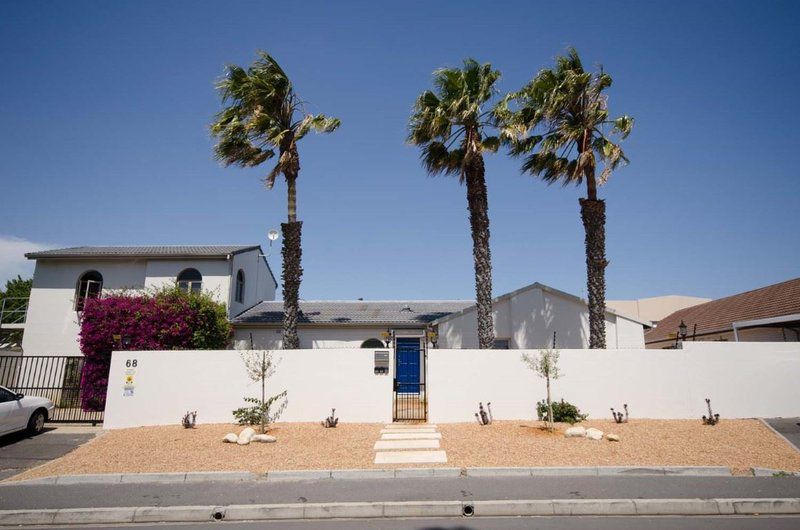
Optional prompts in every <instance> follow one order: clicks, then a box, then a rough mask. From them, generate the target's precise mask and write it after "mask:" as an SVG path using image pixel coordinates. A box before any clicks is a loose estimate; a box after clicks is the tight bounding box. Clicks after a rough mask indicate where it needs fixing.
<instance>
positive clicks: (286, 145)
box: [211, 52, 339, 349]
mask: <svg viewBox="0 0 800 530" xmlns="http://www.w3.org/2000/svg"><path fill="white" fill-rule="evenodd" d="M226 70H227V72H226V74H227V75H226V76H225V77H224V78H222V79H221V80H220V81H219V82H218V83H217V89H218V90H219V94H220V97H221V98H222V105H223V109H222V110H221V111H220V112H219V113H218V114H217V115H216V116H215V120H214V123H212V124H211V134H212V135H213V136H214V137H216V139H217V144H216V146H215V147H214V156H215V157H216V158H217V159H218V160H220V161H222V162H223V163H224V164H225V165H226V166H230V165H237V166H241V167H255V166H258V165H260V164H262V163H264V162H266V161H267V160H269V159H271V158H273V157H274V156H275V154H276V151H277V154H278V161H277V163H276V164H275V166H274V167H273V168H272V169H271V170H270V172H269V173H267V176H266V177H265V179H264V181H265V184H266V186H267V188H268V189H272V186H273V185H274V184H275V179H276V178H277V177H278V176H279V175H283V176H284V178H285V179H286V187H287V190H288V198H287V204H288V220H287V222H286V223H281V229H282V231H283V248H282V250H281V253H282V255H283V347H284V349H296V348H299V347H300V341H299V338H298V336H297V316H298V313H299V307H298V296H299V291H300V279H301V276H302V274H303V269H302V267H301V257H302V249H301V246H300V232H301V229H302V226H303V223H302V221H298V220H297V177H298V174H299V173H300V155H299V154H298V152H297V142H299V141H300V140H302V139H303V137H304V136H306V135H307V134H308V133H309V132H311V131H316V132H319V133H329V132H333V131H334V130H335V129H336V128H337V127H339V120H338V119H336V118H329V117H327V116H324V115H322V114H316V115H315V114H310V113H308V112H306V110H305V106H304V101H303V100H301V99H300V97H299V96H298V95H297V93H296V92H295V91H294V87H293V86H292V83H291V81H289V78H288V76H287V75H286V73H285V72H284V71H283V69H282V68H281V67H280V65H278V63H277V62H276V61H275V59H273V58H272V57H271V56H270V55H268V54H267V53H264V52H259V53H258V59H257V60H256V61H255V62H254V63H253V64H252V65H250V67H249V68H247V69H246V70H245V69H244V68H242V67H240V66H236V65H228V66H227V67H226Z"/></svg>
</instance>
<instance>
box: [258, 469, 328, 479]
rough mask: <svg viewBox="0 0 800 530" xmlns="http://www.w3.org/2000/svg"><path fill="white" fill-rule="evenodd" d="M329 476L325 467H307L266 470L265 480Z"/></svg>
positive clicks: (322, 477)
mask: <svg viewBox="0 0 800 530" xmlns="http://www.w3.org/2000/svg"><path fill="white" fill-rule="evenodd" d="M326 478H331V472H330V470H327V469H307V470H297V471H268V472H267V480H270V481H274V480H322V479H326Z"/></svg>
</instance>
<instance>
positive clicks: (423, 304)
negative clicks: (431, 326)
mask: <svg viewBox="0 0 800 530" xmlns="http://www.w3.org/2000/svg"><path fill="white" fill-rule="evenodd" d="M473 304H474V302H471V301H469V300H453V301H444V300H442V301H440V300H424V301H420V300H407V301H406V300H391V301H362V300H354V301H337V300H332V301H301V302H300V316H299V319H298V323H300V324H427V323H429V322H432V321H433V320H436V319H437V318H440V317H443V316H445V315H448V314H450V313H453V312H456V311H461V310H462V309H464V308H465V307H469V306H471V305H473ZM282 321H283V302H282V301H280V300H278V301H270V302H261V303H260V304H257V305H256V306H254V307H252V308H250V309H248V310H247V311H244V312H243V313H241V314H239V316H237V317H236V318H234V319H233V323H234V324H280V323H281V322H282Z"/></svg>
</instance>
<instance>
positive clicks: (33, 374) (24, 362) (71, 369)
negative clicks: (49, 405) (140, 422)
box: [0, 355, 103, 425]
mask: <svg viewBox="0 0 800 530" xmlns="http://www.w3.org/2000/svg"><path fill="white" fill-rule="evenodd" d="M83 367H84V358H83V357H80V356H67V355H20V356H0V385H2V386H4V387H6V388H8V389H9V390H12V391H14V392H19V393H21V394H25V395H26V396H39V397H43V398H47V399H49V400H50V401H52V402H53V403H54V404H55V406H56V408H55V410H54V411H53V413H52V414H51V417H50V418H48V421H51V422H61V423H91V424H92V425H96V424H98V423H102V422H103V413H102V412H86V411H84V410H83V409H82V408H81V375H82V374H83Z"/></svg>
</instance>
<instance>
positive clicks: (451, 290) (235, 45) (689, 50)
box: [0, 1, 800, 299]
mask: <svg viewBox="0 0 800 530" xmlns="http://www.w3.org/2000/svg"><path fill="white" fill-rule="evenodd" d="M378 4H379V3H378V2H374V1H365V2H280V3H278V2H267V1H260V2H237V1H225V2H222V1H219V2H197V1H187V2H161V1H159V2H144V1H137V2H132V1H131V2H124V3H123V2H91V3H89V2H77V1H70V2H55V1H54V2H35V1H26V2H3V3H1V4H0V71H2V82H0V116H2V127H0V146H2V147H0V149H1V153H2V154H1V156H0V190H2V192H0V205H1V206H0V208H2V225H0V236H2V238H3V241H6V242H8V241H11V242H15V243H20V241H18V240H19V239H21V240H24V241H23V243H24V244H28V243H26V242H30V244H31V245H39V244H42V245H50V246H72V245H83V244H118V245H119V244H146V243H159V244H183V243H189V244H192V243H209V244H210V243H240V242H241V243H250V242H259V243H262V244H265V239H266V238H265V234H266V231H267V230H268V229H270V228H273V227H278V225H279V223H280V222H281V221H282V220H283V219H284V218H285V212H286V206H285V201H286V199H285V185H284V184H279V185H276V187H275V189H274V190H272V191H267V190H265V189H263V187H262V185H261V184H260V182H259V177H260V176H261V175H263V174H264V173H265V172H266V171H267V168H264V169H261V170H257V171H255V170H254V171H250V170H248V171H245V170H242V169H237V168H227V169H226V168H222V167H220V166H219V165H218V164H217V163H216V162H215V161H214V160H213V159H212V156H211V147H212V140H211V138H210V137H209V135H208V129H207V124H208V123H209V121H210V119H211V117H212V116H213V114H214V113H215V112H216V111H217V110H218V108H219V100H218V97H217V95H216V93H215V92H214V89H213V83H214V80H215V79H216V78H217V77H218V76H220V75H221V74H222V72H223V65H224V64H226V63H238V64H247V63H249V62H251V61H252V60H253V58H254V55H255V51H256V50H257V49H263V50H266V51H269V52H270V53H271V54H273V55H274V56H275V57H276V58H277V59H278V60H279V61H280V63H281V64H282V65H283V67H284V68H285V70H286V71H287V72H288V73H289V74H290V76H291V78H292V79H293V81H294V83H295V85H296V87H297V90H298V91H299V92H300V94H301V95H302V96H303V97H304V98H305V99H307V100H309V101H311V102H312V103H313V107H312V108H313V110H315V111H318V112H324V113H328V114H331V115H334V116H337V117H339V118H341V120H342V127H341V129H340V130H339V131H337V132H336V133H334V134H332V135H328V136H319V137H311V138H309V139H308V140H307V141H304V143H303V145H301V151H300V154H301V165H302V170H301V174H300V180H299V208H300V210H299V212H300V216H301V219H302V220H303V221H304V234H303V237H304V239H303V266H304V269H305V274H304V278H303V287H302V291H301V296H302V297H303V298H306V299H312V298H342V299H352V298H357V297H365V298H372V299H380V298H471V297H472V296H473V276H472V274H473V273H472V257H471V240H470V237H469V228H468V221H467V212H466V195H465V190H464V188H462V187H460V186H459V185H458V182H457V180H455V179H453V178H449V177H441V178H439V177H437V178H429V177H427V176H426V175H425V172H424V171H423V169H422V168H421V167H420V164H419V159H418V151H417V150H416V149H415V148H413V147H411V146H409V145H406V144H405V142H404V139H405V134H406V124H407V120H408V116H409V111H410V108H411V106H412V104H413V101H414V98H415V97H416V96H417V94H418V93H419V92H420V91H422V90H424V89H426V88H428V87H429V86H430V80H431V72H432V71H433V70H434V69H436V68H438V67H441V66H446V65H456V64H458V63H459V62H460V61H461V59H463V58H465V57H470V56H471V57H474V58H476V59H477V60H479V61H482V62H483V61H488V62H491V63H492V64H493V65H494V66H495V67H496V68H498V69H500V70H501V71H502V73H503V77H502V79H501V81H500V83H499V87H500V89H501V90H503V91H509V90H513V89H516V88H518V87H519V86H521V85H522V84H523V83H524V82H526V81H527V80H528V79H529V78H530V77H532V75H533V74H534V73H535V72H536V71H537V70H539V69H540V68H542V67H545V66H549V65H550V64H552V59H553V57H554V56H555V55H556V54H558V53H560V52H563V51H564V49H565V48H566V47H567V46H569V45H574V46H576V47H577V48H578V50H579V52H580V53H581V55H582V57H583V59H584V62H585V63H586V64H594V63H599V62H602V63H603V65H604V66H605V68H606V70H607V71H608V72H609V73H611V74H612V75H613V77H614V86H613V87H612V88H611V90H610V98H611V99H610V104H611V109H612V112H614V113H627V114H630V115H632V116H634V117H635V118H636V127H635V129H634V132H633V134H632V135H631V137H630V138H629V140H628V141H627V142H626V144H625V148H626V151H627V153H628V155H629V157H630V159H631V165H629V166H628V167H626V168H624V169H622V170H620V171H618V172H617V173H616V174H614V175H613V177H612V180H611V182H610V183H609V184H608V185H607V186H606V187H605V188H603V189H602V190H601V195H602V196H603V197H604V198H606V199H607V203H608V226H607V230H608V233H607V250H608V256H609V259H610V261H611V264H610V266H609V268H608V276H607V283H608V297H609V298H634V297H645V296H654V295H661V294H669V293H681V294H690V295H698V296H710V297H718V296H724V295H727V294H732V293H735V292H739V291H742V290H746V289H750V288H754V287H759V286H762V285H766V284H770V283H773V282H778V281H781V280H785V279H789V278H792V277H796V276H798V275H800V274H799V272H800V246H799V245H798V244H797V237H798V231H799V230H798V229H800V214H799V213H798V212H800V206H798V204H799V202H800V201H799V200H798V199H799V198H800V174H798V163H797V153H798V150H799V149H800V127H798V126H797V117H798V116H800V98H799V97H798V86H800V31H798V27H800V4H798V3H796V2H755V1H753V2H748V3H742V2H725V3H718V2H694V1H692V2H675V1H671V2H662V3H660V4H657V3H655V2H587V3H582V2H572V3H570V4H568V5H567V4H558V3H554V2H531V1H525V2H497V3H492V4H487V3H486V2H430V1H426V2H402V3H400V2H398V3H396V4H397V5H396V6H394V7H393V6H390V5H378ZM490 5H491V8H490V9H489V8H488V7H489V6H490ZM518 167H519V163H518V162H517V161H514V160H509V159H508V158H507V157H506V155H504V154H497V155H494V156H490V157H489V158H488V159H487V164H486V177H487V181H488V186H489V208H490V216H491V230H492V239H491V244H492V252H493V265H494V293H495V294H496V295H499V294H502V293H504V292H507V291H510V290H512V289H515V288H518V287H521V286H523V285H526V284H528V283H532V282H534V281H540V282H543V283H546V284H549V285H552V286H553V287H557V288H560V289H563V290H566V291H569V292H572V293H575V294H581V295H583V294H585V287H584V285H585V268H584V254H583V228H582V226H581V223H580V218H579V206H578V197H579V196H582V194H583V193H584V190H583V189H576V188H561V187H558V186H556V187H547V186H545V185H544V184H542V183H541V182H538V181H536V180H534V179H532V178H531V177H525V176H521V175H520V174H519V171H518ZM5 248H6V249H10V248H16V247H14V246H13V245H12V246H6V247H5ZM278 250H279V248H276V249H275V251H274V252H273V256H272V257H271V258H270V262H271V263H272V266H273V269H274V270H275V272H276V275H279V273H280V261H279V257H280V255H279V252H278ZM5 252H6V256H3V259H4V260H13V259H15V258H16V256H11V255H10V252H11V251H10V250H6V251H5Z"/></svg>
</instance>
